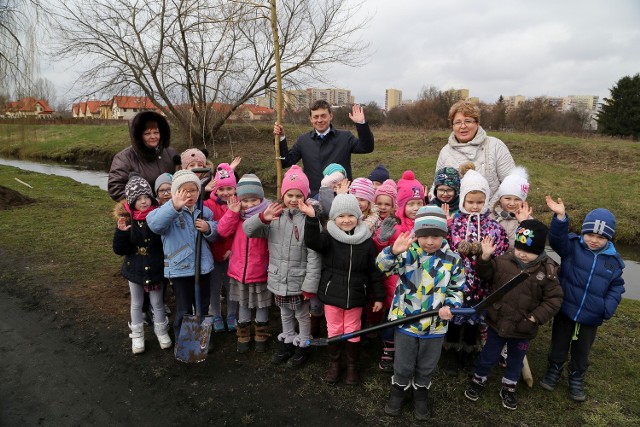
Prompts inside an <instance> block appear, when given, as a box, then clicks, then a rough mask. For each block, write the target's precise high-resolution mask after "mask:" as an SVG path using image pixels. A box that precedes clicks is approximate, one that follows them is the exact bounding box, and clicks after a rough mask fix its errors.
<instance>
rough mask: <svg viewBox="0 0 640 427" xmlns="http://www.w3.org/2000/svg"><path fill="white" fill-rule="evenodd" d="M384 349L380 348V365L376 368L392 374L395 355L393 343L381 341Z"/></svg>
mask: <svg viewBox="0 0 640 427" xmlns="http://www.w3.org/2000/svg"><path fill="white" fill-rule="evenodd" d="M382 343H383V345H384V347H383V348H382V357H380V363H378V368H380V370H381V371H382V372H393V358H394V355H395V353H396V349H395V343H394V342H393V341H382Z"/></svg>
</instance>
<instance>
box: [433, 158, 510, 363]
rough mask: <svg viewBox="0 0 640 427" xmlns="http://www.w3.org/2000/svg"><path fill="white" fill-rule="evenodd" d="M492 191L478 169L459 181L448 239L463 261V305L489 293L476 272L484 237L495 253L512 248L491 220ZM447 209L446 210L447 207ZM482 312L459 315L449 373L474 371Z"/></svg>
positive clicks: (449, 346)
mask: <svg viewBox="0 0 640 427" xmlns="http://www.w3.org/2000/svg"><path fill="white" fill-rule="evenodd" d="M490 198H491V194H490V190H489V183H488V182H487V180H486V179H485V178H484V177H483V176H482V175H480V174H479V173H478V172H476V171H475V170H473V169H471V170H469V171H467V172H466V173H465V174H464V175H463V177H462V180H461V181H460V202H459V209H460V212H458V213H457V214H456V215H455V216H454V217H453V221H452V222H451V225H450V227H449V234H448V236H447V241H448V242H449V245H450V246H451V249H452V250H454V251H456V252H458V253H459V254H460V257H461V258H462V261H463V262H464V270H465V275H466V284H467V287H466V290H465V297H464V302H463V307H472V306H474V305H476V304H477V303H479V302H480V301H482V300H483V299H484V297H485V296H486V295H487V294H488V293H489V291H488V283H487V282H486V281H484V280H482V279H481V278H480V277H478V276H477V275H476V274H475V267H476V257H477V256H480V255H481V254H482V244H481V242H482V240H483V239H484V238H485V237H486V236H491V237H493V239H494V242H495V244H496V251H495V254H496V256H499V255H502V254H503V253H504V252H506V251H507V249H509V238H508V237H507V233H506V231H504V228H502V227H501V226H500V224H498V223H497V222H495V221H494V220H492V219H491V217H490V214H489V206H488V205H487V201H488V200H490ZM445 212H446V210H445ZM482 323H483V318H482V315H474V316H470V317H467V318H460V317H459V316H456V317H455V318H454V321H453V322H452V324H451V325H449V330H448V331H447V337H446V341H445V362H446V363H445V367H444V370H445V372H446V373H448V374H450V375H457V372H458V369H459V368H460V365H462V367H464V368H465V370H467V372H468V373H469V374H472V373H473V370H474V359H475V355H476V354H477V353H478V352H479V351H480V348H481V343H482V339H480V340H479V338H481V333H483V330H484V325H483V327H482V329H481V324H482Z"/></svg>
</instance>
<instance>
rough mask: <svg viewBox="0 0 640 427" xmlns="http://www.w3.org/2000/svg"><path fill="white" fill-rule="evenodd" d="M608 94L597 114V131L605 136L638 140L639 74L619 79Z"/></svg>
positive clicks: (639, 129) (639, 123) (639, 116)
mask: <svg viewBox="0 0 640 427" xmlns="http://www.w3.org/2000/svg"><path fill="white" fill-rule="evenodd" d="M610 92H611V97H610V98H604V104H603V105H602V110H601V111H600V113H598V119H597V120H598V129H599V130H600V132H601V133H604V134H607V135H614V136H632V137H633V138H634V139H636V140H638V139H640V74H636V75H635V76H633V77H629V76H625V77H623V78H621V79H620V80H618V82H617V83H616V84H615V85H614V86H613V87H612V88H611V89H610Z"/></svg>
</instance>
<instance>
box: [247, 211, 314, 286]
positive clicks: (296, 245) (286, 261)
mask: <svg viewBox="0 0 640 427" xmlns="http://www.w3.org/2000/svg"><path fill="white" fill-rule="evenodd" d="M304 219H305V216H304V214H303V213H302V212H300V211H299V210H298V209H292V210H291V209H283V211H282V214H281V215H280V216H279V217H278V218H276V219H274V220H273V221H271V222H269V223H265V222H263V221H262V220H261V218H260V216H259V215H254V216H252V217H251V218H249V219H248V220H246V221H245V222H244V224H243V225H242V228H243V230H244V232H245V234H246V235H247V236H249V237H253V238H262V239H267V242H268V245H269V278H268V280H267V287H268V289H269V290H270V291H271V292H272V293H273V294H275V295H280V296H289V295H300V294H302V292H303V291H304V292H309V293H311V294H315V293H317V292H318V284H319V283H320V270H321V267H322V258H321V257H320V254H319V253H317V252H316V251H313V250H311V249H309V248H307V246H306V245H305V243H304Z"/></svg>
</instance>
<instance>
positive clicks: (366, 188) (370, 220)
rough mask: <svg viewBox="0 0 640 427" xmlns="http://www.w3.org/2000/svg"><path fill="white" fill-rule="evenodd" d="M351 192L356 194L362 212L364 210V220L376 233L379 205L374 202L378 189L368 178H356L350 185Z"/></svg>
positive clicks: (370, 230) (371, 231) (372, 231)
mask: <svg viewBox="0 0 640 427" xmlns="http://www.w3.org/2000/svg"><path fill="white" fill-rule="evenodd" d="M349 194H353V195H354V196H356V199H357V200H358V205H359V206H360V212H362V222H364V224H365V225H366V226H367V227H368V228H369V232H370V233H374V232H375V231H376V230H377V229H378V228H379V227H380V224H379V223H378V220H379V218H380V217H379V215H378V207H377V206H376V205H375V203H374V200H375V199H374V196H375V194H376V189H375V187H374V186H373V182H371V181H370V180H369V179H367V178H356V179H354V180H353V182H352V183H351V186H350V187H349Z"/></svg>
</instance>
